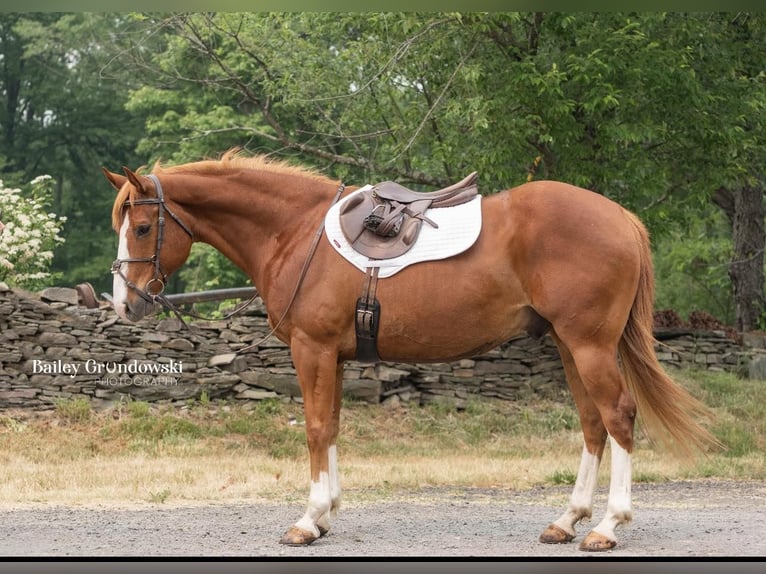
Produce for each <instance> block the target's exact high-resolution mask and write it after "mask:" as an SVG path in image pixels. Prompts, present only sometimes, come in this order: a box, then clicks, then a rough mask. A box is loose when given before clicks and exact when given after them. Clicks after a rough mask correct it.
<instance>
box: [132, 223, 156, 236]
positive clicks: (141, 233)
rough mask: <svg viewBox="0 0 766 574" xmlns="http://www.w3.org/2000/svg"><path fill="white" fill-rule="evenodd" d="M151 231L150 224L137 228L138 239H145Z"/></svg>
mask: <svg viewBox="0 0 766 574" xmlns="http://www.w3.org/2000/svg"><path fill="white" fill-rule="evenodd" d="M151 229H152V226H151V225H149V224H146V225H139V226H138V227H136V237H144V236H145V235H148V234H149V232H150V231H151Z"/></svg>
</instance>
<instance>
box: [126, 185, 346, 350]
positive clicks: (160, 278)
mask: <svg viewBox="0 0 766 574" xmlns="http://www.w3.org/2000/svg"><path fill="white" fill-rule="evenodd" d="M147 177H148V178H149V179H151V180H152V182H153V183H154V187H155V189H156V192H157V197H153V198H145V199H136V200H134V201H133V202H131V205H157V206H158V208H159V215H158V218H157V225H158V229H157V246H156V248H155V250H154V255H152V256H151V257H129V258H127V259H120V258H117V259H115V260H114V262H112V275H118V276H119V277H120V278H122V280H123V281H125V285H127V287H128V289H132V290H133V291H135V292H136V293H137V294H138V296H139V297H141V299H143V300H144V301H146V302H147V303H151V304H159V305H161V306H162V307H163V308H164V309H166V310H168V311H170V312H172V313H173V314H174V315H175V316H176V317H177V318H178V320H179V321H181V323H182V324H183V325H184V327H186V328H187V329H189V325H188V324H187V323H186V321H184V318H183V315H186V316H188V317H192V318H195V319H201V320H204V321H209V320H212V319H211V318H210V317H204V316H203V315H200V314H198V313H195V312H193V311H187V310H183V309H180V308H179V307H178V306H177V305H175V304H173V303H172V302H171V301H170V300H169V299H168V298H167V297H166V296H165V295H164V292H165V285H166V283H167V274H166V273H165V272H164V271H163V270H162V267H161V266H160V250H161V249H162V242H163V239H164V231H165V213H167V214H168V215H169V216H170V217H171V218H172V219H173V221H175V222H176V223H177V224H178V225H180V226H181V229H183V230H184V231H185V232H186V233H187V234H188V235H189V237H191V239H192V241H194V233H192V230H191V229H190V228H189V226H188V225H186V224H185V223H184V222H183V220H182V219H181V218H180V217H178V216H177V215H176V214H175V213H174V212H173V210H171V209H170V207H169V206H168V205H167V203H165V196H164V194H163V192H162V184H161V183H160V180H159V178H158V177H157V176H156V175H154V174H149V175H148V176H147ZM345 189H346V186H345V185H344V184H342V183H341V184H340V185H339V186H338V190H337V192H336V193H335V197H334V198H333V200H332V203H331V204H330V205H331V206H332V205H335V203H337V202H338V200H339V199H340V197H341V195H342V194H343V191H344V190H345ZM323 230H324V218H322V221H321V223H320V225H319V227H318V228H317V230H316V233H314V238H313V239H312V241H311V245H310V247H309V251H308V254H307V256H306V260H305V261H304V263H303V267H302V268H301V272H300V274H299V276H298V281H297V283H296V284H295V288H294V289H293V292H292V295H291V296H290V300H289V302H288V303H287V307H286V308H285V310H284V312H283V313H282V316H281V317H280V319H279V321H277V323H276V325H274V328H273V329H271V331H269V333H268V334H267V335H266V336H265V337H263V338H262V339H261V340H260V341H257V342H256V343H252V344H250V345H248V346H246V347H243V348H242V349H239V350H238V351H237V353H241V352H244V351H248V350H250V349H252V348H254V347H257V346H259V345H261V344H262V343H264V342H265V341H266V340H268V339H269V338H270V337H271V336H272V335H274V333H276V332H277V329H279V327H281V326H282V323H284V321H285V319H286V318H287V314H288V313H289V312H290V309H291V308H292V306H293V303H294V302H295V299H296V298H297V296H298V291H299V290H300V287H301V285H302V284H303V280H304V279H305V277H306V274H307V273H308V270H309V266H310V265H311V260H312V259H313V258H314V255H315V254H316V250H317V247H318V246H319V241H320V239H321V238H322V231H323ZM123 263H151V264H152V265H154V277H152V278H151V279H150V280H149V281H148V282H147V284H146V287H144V289H141V288H140V287H139V286H138V285H136V284H135V283H134V282H133V281H130V280H129V279H128V278H127V277H126V276H125V274H124V273H123V272H122V264H123ZM153 283H158V284H159V287H160V289H159V291H158V292H156V293H152V292H151V290H150V289H149V287H150V286H151V285H152V284H153ZM258 297H259V294H258V291H257V290H256V291H255V293H254V294H253V296H252V297H250V299H248V300H247V301H245V302H244V303H241V304H240V305H237V306H236V307H235V308H234V310H233V311H231V312H230V313H227V314H226V315H224V316H223V317H221V319H223V320H226V319H230V318H231V317H233V316H234V315H236V314H237V313H240V312H242V311H243V310H244V309H245V308H247V307H248V306H249V305H250V304H251V303H252V302H253V301H255V299H257V298H258Z"/></svg>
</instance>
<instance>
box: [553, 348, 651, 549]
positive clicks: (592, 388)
mask: <svg viewBox="0 0 766 574" xmlns="http://www.w3.org/2000/svg"><path fill="white" fill-rule="evenodd" d="M558 346H559V349H560V350H561V351H562V352H561V354H562V361H563V362H564V364H565V368H566V374H567V380H568V382H569V385H570V388H571V389H572V392H573V395H574V397H575V401H576V404H577V407H578V409H579V411H580V419H581V421H582V426H583V434H584V436H585V449H584V450H583V457H582V461H581V463H580V470H579V472H578V478H577V483H576V485H575V489H574V492H573V494H572V498H573V501H571V502H570V508H569V509H568V510H567V512H565V513H564V515H563V516H562V517H561V518H560V519H559V520H558V521H557V522H554V525H553V526H554V527H555V526H557V527H559V528H561V529H562V530H563V531H564V532H566V533H568V534H571V535H574V528H573V525H574V522H572V523H571V525H570V524H569V521H570V520H574V521H575V522H576V520H579V519H581V518H583V517H585V516H587V515H588V514H587V513H586V512H585V511H584V509H583V506H584V504H583V502H584V501H585V502H588V503H589V504H590V506H591V508H592V500H593V489H595V486H596V472H597V469H598V463H599V461H600V458H601V454H602V453H603V448H604V442H605V438H606V435H605V434H604V431H606V432H607V433H608V435H609V438H610V445H611V457H612V464H611V475H610V486H609V499H608V502H607V511H606V514H605V516H604V518H603V520H602V521H601V522H599V523H598V525H596V526H595V527H594V528H593V530H591V532H590V533H589V534H588V535H587V536H586V537H585V539H584V540H583V541H582V543H581V544H580V550H586V551H600V550H608V549H610V548H613V547H614V546H615V545H616V544H617V538H616V536H615V533H614V531H615V528H616V527H617V526H618V525H620V524H624V523H627V522H630V520H631V517H632V508H631V496H630V487H631V460H630V452H631V451H632V449H633V427H634V421H635V416H636V406H635V402H634V401H633V398H632V397H631V396H630V394H629V392H628V390H627V386H626V385H625V381H624V380H623V378H622V373H621V372H620V369H619V366H618V364H617V353H616V348H615V346H613V345H608V344H602V345H599V344H596V343H595V342H589V343H588V344H583V345H580V346H579V347H577V348H576V349H574V350H571V347H569V346H567V345H565V344H564V343H563V342H562V341H561V340H558ZM598 419H600V422H599V420H598ZM578 502H579V509H578ZM578 514H579V515H580V516H579V518H576V517H577V515H578ZM568 525H569V527H570V528H569V530H567V528H566V527H567V526H568ZM546 532H548V531H546ZM544 534H545V533H544ZM548 537H549V538H551V537H552V536H550V535H549V536H548ZM541 539H542V538H541ZM544 541H550V542H556V541H557V540H555V539H553V540H544ZM558 541H562V542H564V541H566V540H558Z"/></svg>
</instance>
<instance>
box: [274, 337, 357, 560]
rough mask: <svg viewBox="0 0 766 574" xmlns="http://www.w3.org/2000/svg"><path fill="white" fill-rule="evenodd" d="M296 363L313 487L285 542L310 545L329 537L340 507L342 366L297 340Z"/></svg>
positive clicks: (323, 351)
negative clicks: (339, 451) (303, 509)
mask: <svg viewBox="0 0 766 574" xmlns="http://www.w3.org/2000/svg"><path fill="white" fill-rule="evenodd" d="M292 355H293V362H294V363H295V369H296V371H297V372H298V380H299V382H300V385H301V392H302V394H303V409H304V414H305V417H306V439H307V442H308V448H309V461H310V465H311V488H310V491H309V500H308V505H307V508H306V513H305V514H304V515H303V517H302V518H301V519H300V520H299V521H298V522H296V523H295V524H294V525H293V526H292V527H290V529H288V531H287V532H285V534H284V535H283V536H282V539H281V540H280V543H281V544H289V545H292V546H305V545H308V544H311V543H312V542H314V541H315V540H316V539H317V538H319V537H320V536H323V535H324V534H326V533H327V531H328V530H329V528H330V521H329V516H330V514H331V513H334V512H335V511H336V510H338V508H339V507H340V478H339V474H338V461H337V446H336V441H337V437H338V430H339V420H340V405H341V397H342V392H343V387H342V385H343V364H342V363H340V362H339V361H338V355H337V352H333V351H328V350H326V349H321V348H320V349H317V348H316V347H315V346H312V345H310V344H303V343H301V342H299V341H296V342H294V343H293V345H292Z"/></svg>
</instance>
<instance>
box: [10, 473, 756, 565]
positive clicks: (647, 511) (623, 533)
mask: <svg viewBox="0 0 766 574" xmlns="http://www.w3.org/2000/svg"><path fill="white" fill-rule="evenodd" d="M569 490H570V489H569V487H541V488H536V489H532V490H526V491H511V490H502V489H492V490H489V489H463V488H460V489H458V488H424V489H420V490H416V491H407V492H395V493H392V494H390V495H388V494H386V495H385V496H382V495H380V494H379V493H375V494H374V495H373V496H370V495H369V494H365V493H364V492H346V493H344V507H343V508H342V509H341V511H340V513H339V514H338V516H337V517H336V518H335V520H334V522H333V525H332V530H331V531H330V533H329V534H328V535H327V536H325V537H323V538H321V539H320V540H318V541H317V542H315V543H314V544H313V545H311V546H309V547H303V548H292V547H286V546H282V545H280V544H278V540H279V537H280V536H281V534H282V532H283V531H284V530H286V529H287V527H289V526H290V525H291V524H292V523H293V522H295V521H296V520H297V519H298V518H300V516H301V515H302V514H303V510H304V502H303V501H295V500H293V501H289V502H284V501H273V502H268V503H262V502H242V503H236V504H229V503H227V504H212V505H211V504H196V503H195V504H188V505H168V504H149V503H142V504H140V505H135V506H132V507H126V506H119V507H118V506H114V507H112V506H109V505H94V506H79V507H64V506H48V505H43V504H39V505H28V506H24V507H18V508H8V507H5V508H0V523H1V524H2V525H3V528H2V529H0V555H3V556H5V557H9V556H10V557H15V556H18V557H29V556H38V557H40V556H60V557H74V556H88V557H121V556H122V557H130V556H134V557H135V556H156V557H213V556H242V557H244V556H249V557H281V558H287V559H290V558H294V559H304V558H316V557H351V558H362V557H364V558H369V557H397V558H401V557H466V556H481V557H509V556H510V557H559V558H564V559H577V558H578V557H593V555H592V554H585V553H581V552H579V551H578V550H577V543H579V540H581V538H582V535H584V534H585V533H586V532H587V528H588V525H581V526H580V529H579V530H578V537H577V539H575V542H574V543H571V544H565V545H554V546H551V545H544V544H540V543H539V542H537V537H538V535H539V533H540V532H541V531H542V529H543V528H544V527H545V526H546V525H547V524H548V523H549V522H550V521H552V520H554V519H555V518H556V517H557V516H558V515H559V514H560V512H561V511H562V510H563V508H564V505H565V504H566V501H567V498H568V495H569ZM602 490H604V489H603V488H601V489H599V494H598V495H597V499H596V507H595V510H594V520H593V523H592V524H595V523H596V522H597V521H598V520H599V519H600V516H601V514H602V513H603V511H604V507H605V504H606V500H605V498H606V494H605V492H601V491H602ZM633 503H634V520H633V523H632V524H630V525H627V526H623V527H621V528H620V529H618V536H619V544H618V546H617V547H616V548H615V549H613V550H611V551H608V552H605V553H602V554H600V556H609V557H644V556H652V557H686V558H699V557H764V556H766V536H764V535H765V534H766V527H764V517H765V516H766V482H756V481H742V482H739V481H688V482H670V483H663V484H636V485H634V486H633Z"/></svg>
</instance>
